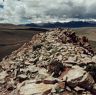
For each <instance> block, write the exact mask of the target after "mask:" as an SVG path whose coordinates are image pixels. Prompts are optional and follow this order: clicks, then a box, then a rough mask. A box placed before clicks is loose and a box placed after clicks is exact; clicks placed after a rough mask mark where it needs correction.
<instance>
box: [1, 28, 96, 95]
mask: <svg viewBox="0 0 96 95" xmlns="http://www.w3.org/2000/svg"><path fill="white" fill-rule="evenodd" d="M95 94H96V55H95V54H94V52H93V50H92V48H91V46H90V43H89V41H88V39H87V38H86V37H85V36H84V37H82V38H79V37H78V36H77V35H76V34H75V32H74V31H72V30H69V29H55V30H50V31H48V32H45V33H39V34H36V35H35V36H33V38H32V40H31V41H30V42H29V43H25V44H24V45H23V46H22V47H21V48H19V49H18V50H16V51H14V52H13V53H12V54H11V55H10V56H7V57H6V58H4V59H3V60H2V62H1V63H0V95H95Z"/></svg>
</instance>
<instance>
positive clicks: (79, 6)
mask: <svg viewBox="0 0 96 95" xmlns="http://www.w3.org/2000/svg"><path fill="white" fill-rule="evenodd" d="M81 20H82V21H96V0H0V23H12V24H26V23H48V22H69V21H81Z"/></svg>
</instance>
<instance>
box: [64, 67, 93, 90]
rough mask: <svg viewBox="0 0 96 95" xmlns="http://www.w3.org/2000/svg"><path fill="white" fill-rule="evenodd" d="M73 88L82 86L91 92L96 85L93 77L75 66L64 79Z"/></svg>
mask: <svg viewBox="0 0 96 95" xmlns="http://www.w3.org/2000/svg"><path fill="white" fill-rule="evenodd" d="M63 80H66V81H67V82H68V85H69V86H71V87H75V86H80V87H83V88H84V89H88V90H90V89H91V88H92V86H93V84H94V83H95V81H94V79H93V78H92V76H91V75H90V74H89V73H87V72H86V71H84V70H83V69H82V68H80V67H78V66H73V68H72V69H71V70H69V71H68V73H67V74H66V75H65V76H64V77H63Z"/></svg>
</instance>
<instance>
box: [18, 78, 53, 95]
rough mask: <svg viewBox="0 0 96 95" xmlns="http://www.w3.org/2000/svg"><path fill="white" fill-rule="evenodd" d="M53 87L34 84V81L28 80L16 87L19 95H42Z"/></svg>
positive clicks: (51, 85)
mask: <svg viewBox="0 0 96 95" xmlns="http://www.w3.org/2000/svg"><path fill="white" fill-rule="evenodd" d="M53 87H54V85H53V84H44V83H39V84H36V83H34V81H32V80H29V81H25V82H23V83H22V84H20V85H18V91H19V93H20V95H33V94H36V95H43V93H45V92H46V91H48V90H51V89H52V88H53Z"/></svg>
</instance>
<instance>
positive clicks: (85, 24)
mask: <svg viewBox="0 0 96 95" xmlns="http://www.w3.org/2000/svg"><path fill="white" fill-rule="evenodd" d="M25 26H30V27H40V28H59V27H61V28H63V27H67V28H79V27H96V22H93V21H91V22H87V21H71V22H64V23H61V22H55V23H41V24H35V23H31V24H26V25H25Z"/></svg>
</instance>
